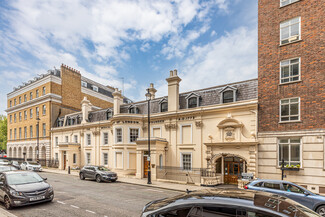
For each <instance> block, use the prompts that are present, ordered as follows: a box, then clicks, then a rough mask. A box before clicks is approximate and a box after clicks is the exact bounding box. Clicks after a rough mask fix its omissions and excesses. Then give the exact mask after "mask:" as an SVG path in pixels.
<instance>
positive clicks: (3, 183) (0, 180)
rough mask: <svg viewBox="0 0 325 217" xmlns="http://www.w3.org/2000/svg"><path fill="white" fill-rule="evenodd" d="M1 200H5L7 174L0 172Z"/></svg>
mask: <svg viewBox="0 0 325 217" xmlns="http://www.w3.org/2000/svg"><path fill="white" fill-rule="evenodd" d="M0 182H2V183H0V200H1V201H3V198H4V195H5V175H4V174H0Z"/></svg>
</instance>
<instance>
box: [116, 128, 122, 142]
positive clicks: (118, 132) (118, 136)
mask: <svg viewBox="0 0 325 217" xmlns="http://www.w3.org/2000/svg"><path fill="white" fill-rule="evenodd" d="M115 141H116V143H119V142H122V141H123V140H122V128H116V129H115Z"/></svg>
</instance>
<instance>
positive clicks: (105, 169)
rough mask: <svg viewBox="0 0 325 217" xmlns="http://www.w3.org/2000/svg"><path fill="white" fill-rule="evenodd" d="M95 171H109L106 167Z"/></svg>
mask: <svg viewBox="0 0 325 217" xmlns="http://www.w3.org/2000/svg"><path fill="white" fill-rule="evenodd" d="M97 170H100V171H110V170H109V169H107V168H106V167H97Z"/></svg>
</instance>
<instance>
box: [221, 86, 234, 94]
mask: <svg viewBox="0 0 325 217" xmlns="http://www.w3.org/2000/svg"><path fill="white" fill-rule="evenodd" d="M227 90H231V91H237V88H236V87H232V86H228V85H227V86H226V87H224V88H222V90H220V91H219V92H220V93H222V92H225V91H227Z"/></svg>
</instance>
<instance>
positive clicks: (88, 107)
mask: <svg viewBox="0 0 325 217" xmlns="http://www.w3.org/2000/svg"><path fill="white" fill-rule="evenodd" d="M81 111H82V121H81V123H82V124H84V123H87V121H88V115H89V112H90V111H92V104H91V103H90V101H89V100H88V99H87V97H86V96H85V97H84V99H83V100H82V101H81Z"/></svg>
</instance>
